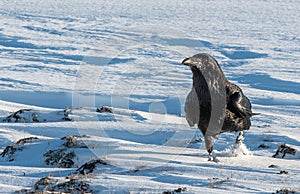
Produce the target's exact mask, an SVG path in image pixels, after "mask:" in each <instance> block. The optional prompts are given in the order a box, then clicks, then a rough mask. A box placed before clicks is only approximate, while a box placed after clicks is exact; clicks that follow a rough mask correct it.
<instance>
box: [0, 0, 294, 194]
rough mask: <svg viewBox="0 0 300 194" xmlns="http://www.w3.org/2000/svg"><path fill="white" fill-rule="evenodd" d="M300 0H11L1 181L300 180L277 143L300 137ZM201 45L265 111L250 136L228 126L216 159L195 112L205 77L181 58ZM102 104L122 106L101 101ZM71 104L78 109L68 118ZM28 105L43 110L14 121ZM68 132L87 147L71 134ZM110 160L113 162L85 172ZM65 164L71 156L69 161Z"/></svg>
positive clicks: (0, 95) (248, 184)
mask: <svg viewBox="0 0 300 194" xmlns="http://www.w3.org/2000/svg"><path fill="white" fill-rule="evenodd" d="M299 7H300V2H299V1H296V0H283V1H271V0H266V1H262V0H261V1H259V0H254V1H247V2H246V1H245V2H242V3H241V2H240V1H225V0H224V1H196V0H191V1H186V2H183V1H179V0H174V1H167V0H160V1H132V0H130V1H129V0H126V1H121V2H117V1H104V0H103V1H102V0H97V1H96V0H95V1H94V0H92V1H83V0H76V1H73V0H72V1H71V0H66V1H50V0H45V1H32V0H30V1H28V0H19V1H10V0H1V1H0V8H1V9H0V26H1V27H0V58H1V60H0V63H1V64H0V72H1V74H0V75H1V76H0V89H1V92H0V118H1V123H0V149H1V150H2V153H3V152H4V151H5V150H7V154H3V155H4V156H3V157H1V158H0V192H2V193H13V192H14V191H20V190H22V189H28V190H33V189H34V185H35V184H36V187H37V188H39V189H41V188H42V189H45V190H46V189H47V188H48V189H51V188H53V189H57V191H61V190H60V189H61V186H62V184H63V185H64V186H66V187H68V186H69V187H70V188H71V187H72V188H75V187H80V188H81V189H82V190H84V191H85V192H91V191H93V192H95V193H100V192H102V193H114V192H115V193H129V192H133V193H140V192H145V193H146V192H147V193H163V192H167V191H169V192H175V191H182V192H184V193H200V192H205V193H224V192H225V193H264V192H267V193H270V192H276V191H281V192H284V191H287V190H288V191H296V192H297V191H298V192H300V185H299V182H300V171H299V166H300V161H299V151H298V152H296V154H295V155H291V154H287V157H284V158H280V157H279V158H277V157H276V158H273V157H272V156H273V155H274V154H275V152H276V150H277V148H278V145H282V144H284V143H286V144H288V145H289V146H290V147H292V148H295V149H297V150H299V147H300V125H299V120H300V119H299V118H300V116H299V115H300V111H299V110H300V109H299V107H300V49H299V45H300V38H299V37H300V34H299V29H300V21H299V18H300V10H299ZM200 52H207V53H209V54H211V55H212V56H214V57H215V58H216V59H217V60H218V61H219V62H220V65H221V67H222V69H223V71H224V73H225V74H226V76H227V78H228V79H229V80H230V81H233V82H235V83H237V84H238V85H239V86H241V88H242V89H243V91H244V93H245V94H246V95H247V96H248V97H249V98H250V100H251V102H252V103H253V109H254V112H259V113H261V115H259V116H256V117H253V119H252V123H253V126H252V127H251V129H250V130H249V131H247V132H246V133H245V142H244V144H241V145H240V146H234V145H233V142H234V141H235V137H236V135H237V134H234V133H227V134H222V135H220V136H219V137H218V139H217V140H216V141H215V147H214V149H215V153H214V156H216V161H218V162H208V161H207V159H208V158H207V153H206V150H205V146H204V143H203V141H202V139H203V137H202V135H201V134H200V133H199V131H198V130H196V129H190V128H189V127H188V124H187V122H186V120H185V118H184V112H183V105H184V101H185V97H186V95H187V94H188V92H189V91H190V88H191V83H192V79H191V71H190V70H189V69H188V68H187V67H185V66H182V65H181V64H180V62H181V61H182V60H183V59H184V58H186V57H190V56H192V55H194V54H196V53H200ZM102 105H108V106H111V107H112V110H113V113H108V112H104V113H99V112H96V108H98V107H100V106H102ZM67 107H72V108H70V109H68V110H70V111H71V112H70V114H69V115H68V116H70V118H72V119H71V120H72V121H68V120H63V119H62V117H64V112H63V111H64V109H66V108H67ZM81 107H84V108H81ZM85 107H89V108H85ZM20 109H30V111H32V112H30V111H29V112H28V111H27V112H26V114H25V115H24V117H23V118H26V119H21V120H18V122H17V123H14V122H5V118H6V117H7V116H9V115H11V114H12V113H14V112H16V111H18V110H20ZM29 118H30V119H29ZM32 118H34V119H32ZM36 118H37V119H38V120H39V122H33V121H34V120H36ZM68 118H69V117H68ZM3 119H4V121H3ZM14 121H15V120H14ZM68 135H73V136H75V137H76V138H77V139H76V138H75V139H76V140H74V141H75V145H77V144H76V142H77V143H78V144H79V145H81V144H84V145H87V146H88V148H86V146H75V147H72V146H71V147H70V146H69V147H68V146H66V145H65V144H67V143H66V142H65V141H66V140H65V139H68V138H65V139H61V138H63V137H66V136H68ZM30 137H32V138H33V139H32V140H30V141H29V140H28V141H27V140H26V141H25V140H23V141H21V142H22V143H21V144H20V143H17V142H19V140H20V139H23V138H30ZM70 141H71V140H70ZM69 143H70V142H69ZM73 144H74V142H72V141H71V145H73ZM67 145H69V144H67ZM7 146H10V147H8V148H7ZM6 148H7V149H6ZM50 150H52V151H53V152H49V151H50ZM45 153H48V154H46V155H45ZM51 153H52V154H51ZM53 153H54V154H53ZM245 153H246V155H245ZM55 154H56V155H55ZM58 155H61V156H62V160H60V161H56V160H55V159H56V158H55V157H54V156H58ZM67 156H70V157H67ZM97 158H100V159H102V160H103V161H105V163H106V165H104V164H97V165H95V169H94V170H93V172H90V173H89V174H88V175H77V174H76V172H77V171H76V169H77V168H79V167H81V166H82V165H83V164H84V163H86V162H88V161H90V160H91V161H93V160H92V159H97ZM70 160H72V162H71V161H70ZM45 161H50V162H51V164H52V165H47V162H45ZM65 162H69V163H67V164H68V165H71V168H59V167H61V164H65ZM68 165H67V167H69V166H68ZM67 176H69V177H72V178H66V177H67ZM41 178H43V179H41ZM39 180H47V181H48V183H49V185H48V187H47V186H45V185H44V186H45V188H44V187H43V186H42V185H39V183H40V182H42V181H39ZM44 182H45V181H44ZM60 183H62V184H60ZM23 191H24V190H23ZM65 191H67V190H65Z"/></svg>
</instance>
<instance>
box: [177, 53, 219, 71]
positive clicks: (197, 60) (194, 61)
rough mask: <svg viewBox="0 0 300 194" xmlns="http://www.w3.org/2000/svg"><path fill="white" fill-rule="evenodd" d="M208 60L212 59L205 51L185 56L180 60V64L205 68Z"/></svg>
mask: <svg viewBox="0 0 300 194" xmlns="http://www.w3.org/2000/svg"><path fill="white" fill-rule="evenodd" d="M210 60H214V59H213V58H212V57H211V56H210V55H208V54H206V53H200V54H197V55H194V56H192V57H189V58H186V59H184V60H183V61H182V64H184V65H186V66H189V67H197V68H199V69H202V68H205V67H206V66H208V65H211V64H209V61H210Z"/></svg>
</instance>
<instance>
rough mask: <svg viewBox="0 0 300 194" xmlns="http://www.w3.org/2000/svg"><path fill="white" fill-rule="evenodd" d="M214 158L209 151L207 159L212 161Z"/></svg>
mask: <svg viewBox="0 0 300 194" xmlns="http://www.w3.org/2000/svg"><path fill="white" fill-rule="evenodd" d="M213 160H214V157H213V155H212V153H209V154H208V161H213Z"/></svg>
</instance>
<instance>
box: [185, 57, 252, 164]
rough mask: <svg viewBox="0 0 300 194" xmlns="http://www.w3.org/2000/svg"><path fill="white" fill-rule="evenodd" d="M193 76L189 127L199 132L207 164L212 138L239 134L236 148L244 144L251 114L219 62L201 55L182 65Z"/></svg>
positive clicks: (246, 100) (186, 104)
mask: <svg viewBox="0 0 300 194" xmlns="http://www.w3.org/2000/svg"><path fill="white" fill-rule="evenodd" d="M182 64H184V65H186V66H189V67H190V68H191V71H192V73H193V87H192V90H191V91H190V93H189V94H188V96H187V98H186V102H185V107H184V110H185V114H186V120H187V122H188V124H189V125H190V126H191V127H192V126H194V125H195V124H197V125H198V128H199V129H200V131H201V132H202V134H203V136H204V139H205V144H206V149H207V151H208V153H209V160H212V159H213V157H212V151H213V144H212V137H216V136H217V135H219V134H220V133H224V132H239V135H238V136H237V138H236V144H240V143H242V141H243V140H244V133H243V130H249V128H250V126H251V122H250V117H251V116H253V115H255V114H254V113H252V110H251V103H250V101H249V99H248V98H247V97H246V96H245V95H244V94H243V92H242V90H241V88H240V87H238V86H237V85H236V84H233V83H231V82H229V81H228V80H227V79H226V77H225V75H224V73H223V71H222V69H221V67H220V66H219V64H218V62H217V61H216V60H215V59H214V58H213V57H212V56H210V55H209V54H206V53H200V54H197V55H194V56H192V57H190V58H186V59H184V60H183V61H182Z"/></svg>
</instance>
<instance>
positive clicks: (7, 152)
mask: <svg viewBox="0 0 300 194" xmlns="http://www.w3.org/2000/svg"><path fill="white" fill-rule="evenodd" d="M36 139H38V138H37V137H27V138H23V139H19V140H18V141H16V143H13V144H11V145H8V146H6V147H5V148H4V150H3V152H2V153H1V154H0V156H2V157H3V158H6V161H8V162H12V161H14V160H15V158H14V155H15V153H16V152H17V151H22V150H23V148H24V145H25V144H28V143H33V141H34V140H36Z"/></svg>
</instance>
